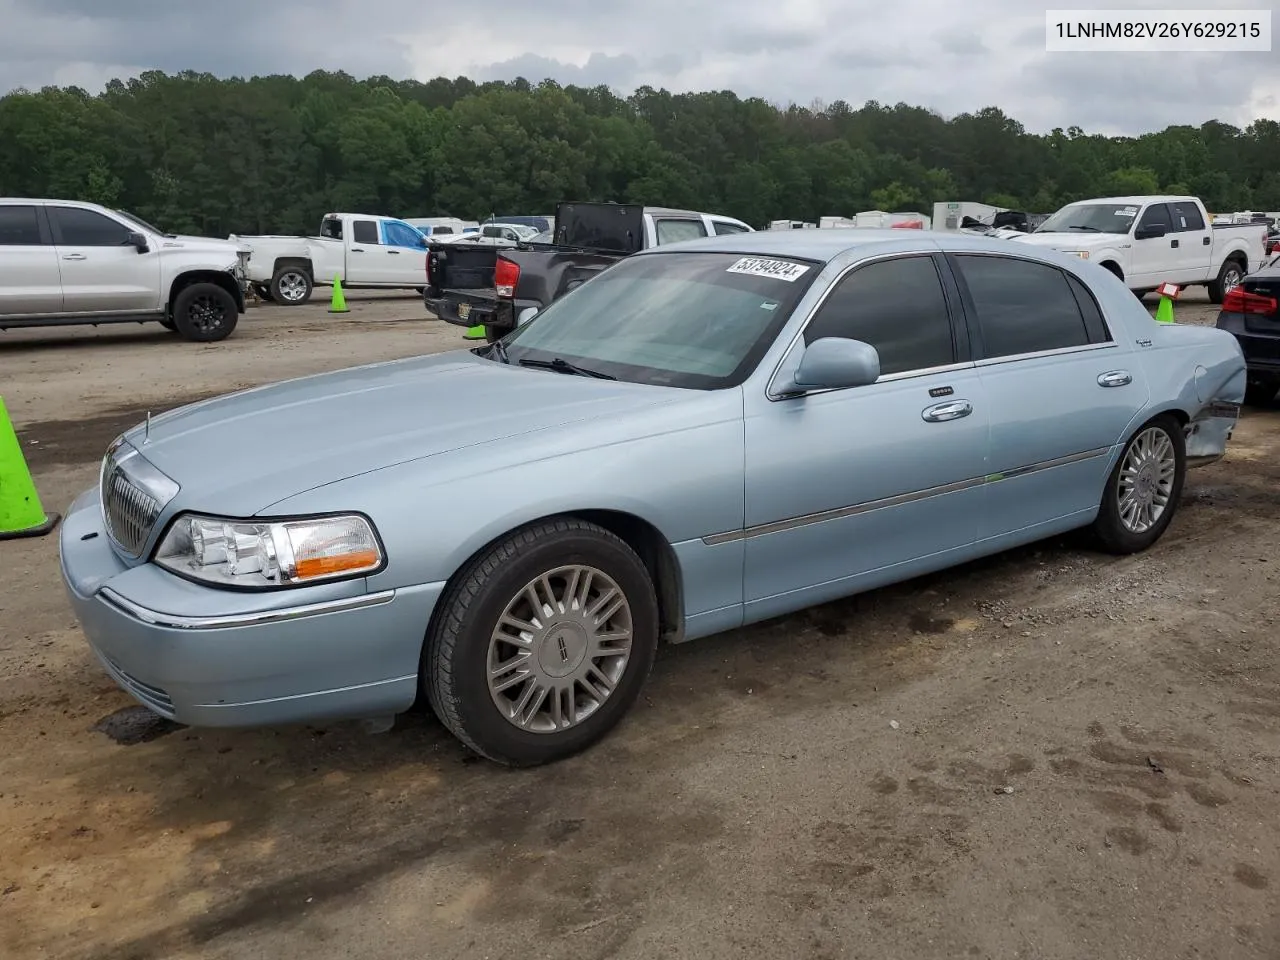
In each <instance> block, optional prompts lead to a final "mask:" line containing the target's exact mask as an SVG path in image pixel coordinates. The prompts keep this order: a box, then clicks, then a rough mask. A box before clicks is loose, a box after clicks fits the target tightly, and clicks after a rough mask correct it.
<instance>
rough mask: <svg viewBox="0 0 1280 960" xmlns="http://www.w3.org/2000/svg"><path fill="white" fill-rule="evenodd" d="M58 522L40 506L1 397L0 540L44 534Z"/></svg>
mask: <svg viewBox="0 0 1280 960" xmlns="http://www.w3.org/2000/svg"><path fill="white" fill-rule="evenodd" d="M57 522H58V515H57V514H56V513H50V514H46V513H45V512H44V507H42V506H40V497H39V496H38V495H37V494H36V485H35V483H34V482H33V481H32V479H31V471H30V470H29V469H27V460H26V458H25V457H24V456H23V455H22V446H21V445H20V444H19V443H18V435H17V434H16V433H15V432H14V430H13V423H12V422H11V421H10V420H9V413H8V411H7V410H5V407H4V398H3V397H0V540H15V539H17V538H18V537H43V536H44V535H45V534H46V533H48V532H49V531H50V530H52V529H53V528H54V526H55V525H56V524H57Z"/></svg>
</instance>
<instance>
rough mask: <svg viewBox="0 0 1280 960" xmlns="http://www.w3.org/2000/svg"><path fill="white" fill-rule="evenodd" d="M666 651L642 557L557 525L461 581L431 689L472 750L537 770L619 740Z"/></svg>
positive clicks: (428, 652)
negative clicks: (609, 736)
mask: <svg viewBox="0 0 1280 960" xmlns="http://www.w3.org/2000/svg"><path fill="white" fill-rule="evenodd" d="M657 644H658V602H657V597H656V595H655V592H654V588H653V582H652V580H651V579H650V577H649V573H648V571H647V570H646V569H645V566H644V564H643V562H642V561H641V560H640V558H639V557H638V556H637V555H636V553H635V551H634V550H632V549H631V548H630V547H629V546H628V545H627V544H626V543H625V542H623V541H622V540H620V539H619V538H618V537H616V536H614V535H613V534H612V533H609V532H608V531H606V530H604V529H602V528H601V527H598V526H596V525H595V524H591V523H586V522H585V521H581V520H574V519H563V520H553V521H546V522H543V523H538V524H535V525H533V526H530V527H526V528H524V529H522V530H519V531H517V532H515V533H513V534H512V535H511V536H509V537H507V538H506V539H505V540H503V541H502V542H500V543H498V544H497V545H496V546H494V547H493V548H491V549H490V550H488V551H487V552H486V553H484V554H483V555H482V556H480V557H479V558H478V559H476V560H475V561H473V562H472V563H471V564H470V565H469V566H468V567H467V568H466V569H465V570H464V571H463V572H462V573H461V574H460V576H459V578H458V580H457V582H456V583H454V584H453V585H452V586H451V587H450V589H449V591H448V593H446V595H445V596H444V597H443V598H442V599H441V608H440V611H439V613H438V614H437V616H436V618H435V621H434V623H433V625H432V628H431V630H430V631H429V633H428V636H427V641H426V644H425V646H424V648H423V655H422V672H421V681H420V682H421V684H422V687H423V693H425V694H426V697H427V699H428V700H429V702H430V704H431V707H432V710H433V711H434V712H435V714H436V716H437V717H439V718H440V720H441V722H442V723H444V725H445V726H446V727H448V728H449V729H450V730H451V731H452V732H453V733H454V735H455V736H457V737H458V739H460V740H461V741H462V742H463V743H465V744H466V745H467V746H469V747H470V748H471V749H473V750H475V751H476V752H477V753H479V754H482V755H483V756H485V757H488V758H489V759H491V760H494V761H496V762H498V763H502V764H506V765H509V766H533V765H536V764H541V763H548V762H551V761H554V760H559V759H561V758H563V757H567V756H569V755H571V754H574V753H577V752H578V751H580V750H583V749H585V748H586V747H588V746H590V745H591V744H592V743H594V742H596V741H597V740H599V739H600V738H601V737H603V736H604V735H605V734H606V733H608V732H609V731H610V730H611V729H612V728H613V727H614V726H615V725H616V724H617V723H618V721H619V720H621V719H622V717H623V715H624V714H625V713H626V712H627V710H628V709H629V708H630V707H631V705H632V704H633V703H634V702H635V699H636V697H637V696H639V693H640V689H641V687H642V686H643V684H644V681H645V678H646V677H647V676H648V674H649V671H650V668H651V667H652V665H653V658H654V653H655V651H656V649H657Z"/></svg>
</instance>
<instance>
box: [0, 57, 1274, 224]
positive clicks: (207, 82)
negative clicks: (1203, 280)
mask: <svg viewBox="0 0 1280 960" xmlns="http://www.w3.org/2000/svg"><path fill="white" fill-rule="evenodd" d="M1158 192H1170V193H1189V194H1195V195H1198V196H1200V197H1201V198H1203V199H1204V201H1205V203H1206V205H1207V206H1208V207H1209V209H1210V210H1214V211H1234V210H1246V209H1255V210H1276V209H1280V125H1278V124H1276V123H1275V122H1274V121H1270V120H1259V121H1257V122H1255V123H1253V124H1251V125H1249V126H1248V127H1247V128H1245V129H1243V130H1241V129H1238V128H1236V127H1233V126H1230V125H1227V124H1224V123H1219V122H1216V121H1211V122H1209V123H1205V124H1203V125H1202V126H1199V127H1192V126H1175V127H1169V128H1167V129H1165V130H1163V131H1161V132H1159V133H1151V134H1146V135H1143V136H1139V137H1107V136H1101V135H1097V134H1087V133H1085V132H1084V131H1083V130H1081V129H1079V128H1078V127H1071V128H1070V129H1067V130H1061V129H1055V130H1054V131H1053V132H1052V133H1049V134H1045V135H1038V134H1033V133H1029V132H1027V131H1026V130H1025V129H1024V128H1023V126H1022V125H1021V124H1020V123H1018V122H1017V121H1016V120H1014V119H1012V118H1010V117H1008V116H1006V115H1005V114H1004V113H1003V112H1002V111H1001V110H999V109H997V108H995V107H987V108H985V109H983V110H979V111H977V112H976V113H966V114H962V115H960V116H956V117H953V118H950V119H945V118H943V117H942V116H940V115H939V114H938V113H936V112H934V111H931V110H927V109H925V108H922V107H913V106H909V105H907V104H903V103H899V104H897V105H895V106H887V105H884V104H880V103H877V102H874V101H871V102H868V103H866V104H864V105H863V106H861V107H860V108H857V109H855V108H853V107H852V106H850V104H848V103H846V102H844V101H837V102H835V103H832V104H829V105H824V104H821V103H814V104H812V105H810V106H808V107H802V106H796V105H792V106H788V107H785V108H780V107H777V106H775V105H772V104H770V103H768V102H766V101H764V100H760V99H742V98H740V97H738V96H737V95H735V94H734V93H732V92H730V91H715V92H707V93H692V94H673V93H670V92H668V91H666V90H655V89H653V88H651V87H642V88H640V89H639V90H637V91H636V92H635V93H634V94H632V95H631V96H630V97H625V98H623V97H619V96H617V95H616V94H614V93H613V92H611V91H610V90H609V89H608V88H606V87H603V86H601V87H594V88H589V89H588V88H580V87H573V86H569V87H561V86H560V85H558V84H556V83H553V82H544V83H541V84H539V85H536V86H534V85H531V84H530V83H528V82H527V81H524V80H516V81H514V82H511V83H486V84H476V83H474V82H472V81H470V80H467V79H465V78H459V79H454V80H450V79H447V78H437V79H435V80H431V81H429V82H426V83H422V82H418V81H406V80H392V79H390V78H388V77H374V78H370V79H366V80H357V79H355V78H353V77H351V76H348V75H347V74H345V73H326V72H315V73H312V74H310V75H308V76H306V77H303V78H298V77H290V76H269V77H255V78H253V79H250V80H244V79H225V80H224V79H219V78H217V77H214V76H211V75H208V74H197V73H190V72H188V73H182V74H178V75H175V76H171V75H167V74H164V73H161V72H148V73H144V74H142V75H141V76H139V77H137V78H134V79H130V80H114V81H112V82H111V83H110V84H108V85H107V87H106V89H105V90H104V91H103V92H102V93H101V94H98V95H92V96H91V95H90V94H88V93H87V92H85V91H84V90H82V89H79V88H76V87H71V88H56V87H48V88H45V89H43V90H40V91H38V92H32V91H26V90H17V91H15V92H13V93H10V94H8V95H7V96H5V97H4V98H2V99H0V195H7V196H35V197H41V196H43V197H55V198H62V199H78V200H91V201H96V202H99V203H104V204H108V205H111V206H117V207H121V208H124V209H126V210H129V211H131V212H133V213H135V214H137V215H139V216H141V217H143V218H144V219H147V220H150V221H152V222H154V223H156V224H158V225H160V226H162V227H164V228H166V229H169V230H172V231H175V232H190V233H201V234H206V235H210V236H225V235H226V234H228V233H245V234H251V233H304V234H305V233H312V232H314V231H315V230H316V229H317V227H318V221H319V218H320V216H321V215H322V214H324V213H325V212H328V211H335V210H343V211H351V212H359V213H385V214H391V215H396V216H403V217H412V216H458V217H464V218H467V219H480V218H483V217H485V216H488V215H489V214H490V213H494V212H496V213H499V214H502V213H507V214H513V213H547V212H551V211H553V210H554V209H555V204H556V203H557V202H558V201H560V200H569V199H572V200H617V201H631V202H643V203H648V204H662V205H670V206H679V207H690V208H694V209H698V210H707V211H712V212H717V213H726V214H729V215H732V216H736V217H739V218H741V219H743V220H746V221H747V222H749V223H751V224H753V225H756V226H763V225H764V224H766V223H767V222H768V221H769V220H773V219H800V220H816V219H817V218H818V217H820V216H824V215H837V216H850V215H852V214H853V213H854V212H856V211H858V210H866V209H872V208H876V209H886V210H922V211H925V212H929V211H931V210H932V204H933V203H934V202H935V201H939V200H977V201H984V202H987V203H993V204H997V205H1000V206H1007V207H1014V208H1017V209H1024V210H1029V211H1032V212H1044V213H1047V212H1052V211H1053V210H1055V209H1057V207H1059V206H1061V205H1062V204H1063V203H1066V202H1068V201H1070V200H1075V199H1081V198H1085V197H1089V196H1105V195H1114V194H1145V193H1158Z"/></svg>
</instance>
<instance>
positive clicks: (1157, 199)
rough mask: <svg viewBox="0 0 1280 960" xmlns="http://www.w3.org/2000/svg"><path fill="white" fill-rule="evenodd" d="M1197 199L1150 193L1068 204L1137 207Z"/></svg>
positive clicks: (1092, 199)
mask: <svg viewBox="0 0 1280 960" xmlns="http://www.w3.org/2000/svg"><path fill="white" fill-rule="evenodd" d="M1195 199H1196V198H1195V197H1183V196H1174V195H1172V194H1169V195H1161V196H1152V195H1148V196H1145V197H1090V198H1089V199H1087V200H1073V201H1072V202H1071V203H1069V204H1067V206H1069V207H1074V206H1077V205H1079V204H1083V203H1103V204H1112V203H1116V204H1124V205H1125V206H1127V207H1136V206H1140V205H1142V204H1144V203H1194V202H1195Z"/></svg>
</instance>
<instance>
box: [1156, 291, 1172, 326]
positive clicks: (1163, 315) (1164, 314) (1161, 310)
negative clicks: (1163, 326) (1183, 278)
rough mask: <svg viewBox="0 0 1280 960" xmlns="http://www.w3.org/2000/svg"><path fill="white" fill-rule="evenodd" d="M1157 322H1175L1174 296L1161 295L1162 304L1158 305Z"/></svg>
mask: <svg viewBox="0 0 1280 960" xmlns="http://www.w3.org/2000/svg"><path fill="white" fill-rule="evenodd" d="M1156 322H1157V323H1173V298H1172V297H1161V298H1160V305H1159V306H1157V307H1156Z"/></svg>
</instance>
